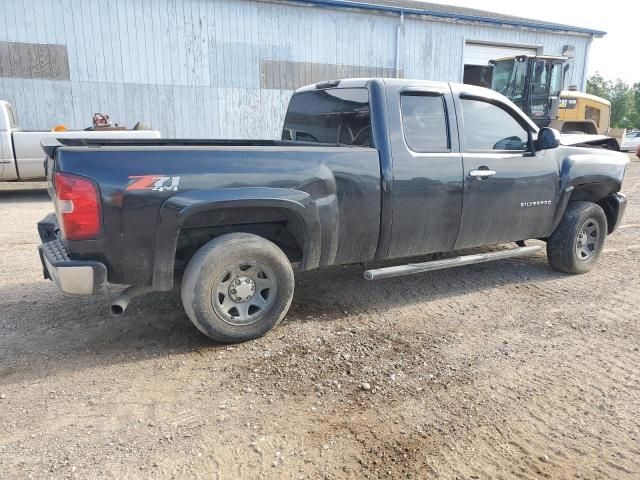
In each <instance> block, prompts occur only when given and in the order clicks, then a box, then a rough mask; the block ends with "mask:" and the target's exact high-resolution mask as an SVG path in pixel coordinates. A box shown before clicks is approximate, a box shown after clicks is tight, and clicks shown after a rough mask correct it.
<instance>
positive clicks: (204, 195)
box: [153, 187, 321, 290]
mask: <svg viewBox="0 0 640 480" xmlns="http://www.w3.org/2000/svg"><path fill="white" fill-rule="evenodd" d="M252 207H253V208H257V207H268V208H281V209H284V210H286V212H287V213H288V214H290V215H295V216H296V217H297V218H298V219H299V220H300V224H301V225H302V226H303V230H304V232H303V236H304V238H303V239H302V242H301V245H300V247H301V248H302V263H301V269H303V270H308V269H311V268H315V267H317V266H318V265H319V263H320V233H321V230H320V218H319V215H318V208H317V206H316V204H315V202H314V201H313V199H312V198H311V196H310V195H309V194H308V193H306V192H302V191H300V190H292V189H285V188H267V187H264V188H263V187H239V188H221V189H211V190H194V191H190V192H184V193H180V194H178V195H174V196H172V197H171V198H169V199H168V200H167V201H166V202H165V203H164V204H163V205H162V208H161V210H160V218H159V221H158V229H157V233H156V255H155V259H154V269H153V287H154V288H156V289H158V290H170V289H171V288H173V275H174V263H175V254H176V246H177V241H178V236H179V234H180V229H181V228H182V226H183V225H184V224H185V222H186V221H187V220H188V219H189V218H191V217H193V216H194V215H197V214H199V213H202V212H209V211H213V210H220V209H230V208H252Z"/></svg>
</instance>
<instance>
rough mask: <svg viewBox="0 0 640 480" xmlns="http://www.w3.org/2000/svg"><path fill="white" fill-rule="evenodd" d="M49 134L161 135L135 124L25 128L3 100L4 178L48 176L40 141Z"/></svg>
mask: <svg viewBox="0 0 640 480" xmlns="http://www.w3.org/2000/svg"><path fill="white" fill-rule="evenodd" d="M46 138H103V139H115V138H137V139H140V138H160V132H158V131H157V130H145V129H136V128H135V127H134V129H133V130H125V129H103V130H100V129H95V130H65V131H56V132H53V131H29V130H21V129H20V128H19V127H18V122H17V120H16V115H15V113H14V112H13V108H12V107H11V104H9V102H5V101H3V100H0V182H6V181H14V182H15V181H18V182H19V181H32V180H44V178H45V172H44V159H45V154H44V151H43V150H42V147H41V146H40V142H41V141H42V140H44V139H46Z"/></svg>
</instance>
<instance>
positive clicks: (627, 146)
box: [620, 130, 640, 152]
mask: <svg viewBox="0 0 640 480" xmlns="http://www.w3.org/2000/svg"><path fill="white" fill-rule="evenodd" d="M638 145H640V130H636V131H634V132H629V133H627V134H626V135H625V136H624V140H623V141H622V145H621V146H620V150H622V151H623V152H635V151H636V149H637V148H638Z"/></svg>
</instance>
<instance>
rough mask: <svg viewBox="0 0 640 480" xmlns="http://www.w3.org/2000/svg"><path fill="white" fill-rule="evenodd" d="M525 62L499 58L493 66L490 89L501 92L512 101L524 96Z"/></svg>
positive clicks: (516, 101) (515, 101)
mask: <svg viewBox="0 0 640 480" xmlns="http://www.w3.org/2000/svg"><path fill="white" fill-rule="evenodd" d="M526 75H527V63H526V62H518V61H515V60H513V59H512V60H500V61H498V62H496V63H495V65H494V66H493V76H492V78H491V89H492V90H495V91H496V92H498V93H501V94H502V95H504V96H505V97H507V98H509V99H510V100H511V101H513V102H514V103H516V104H517V103H518V101H519V100H520V101H521V100H522V97H523V96H524V83H525V77H526Z"/></svg>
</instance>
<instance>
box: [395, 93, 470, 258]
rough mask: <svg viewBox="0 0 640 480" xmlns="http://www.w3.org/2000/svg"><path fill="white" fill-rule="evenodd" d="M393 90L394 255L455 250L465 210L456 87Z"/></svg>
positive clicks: (401, 255)
mask: <svg viewBox="0 0 640 480" xmlns="http://www.w3.org/2000/svg"><path fill="white" fill-rule="evenodd" d="M441 85H442V84H437V86H436V85H434V87H433V88H430V87H428V86H425V87H422V86H421V87H411V88H406V89H404V90H402V91H401V93H400V97H399V98H398V91H397V89H393V88H391V89H389V90H387V111H388V117H389V125H391V126H401V128H397V127H392V128H390V132H389V137H390V142H391V149H392V156H393V175H394V177H393V189H392V191H393V194H392V196H393V217H392V220H393V221H392V227H391V241H390V243H389V250H388V257H390V258H393V257H403V256H409V255H421V254H426V253H433V252H442V251H447V250H451V249H452V248H453V246H454V243H455V240H456V237H457V234H458V229H459V227H460V218H461V215H462V186H463V183H462V158H461V156H460V152H459V147H458V138H457V126H456V120H455V109H454V105H453V99H452V96H451V91H450V89H449V88H448V87H446V88H443V87H442V86H441Z"/></svg>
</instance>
